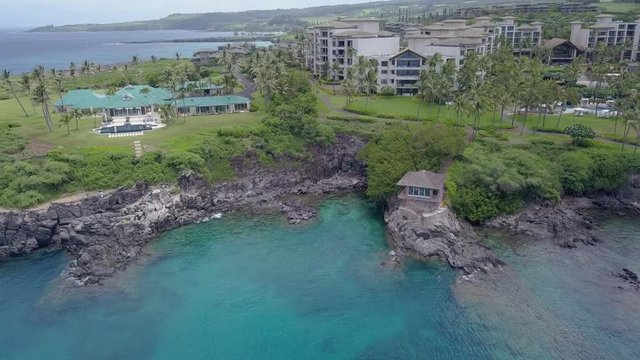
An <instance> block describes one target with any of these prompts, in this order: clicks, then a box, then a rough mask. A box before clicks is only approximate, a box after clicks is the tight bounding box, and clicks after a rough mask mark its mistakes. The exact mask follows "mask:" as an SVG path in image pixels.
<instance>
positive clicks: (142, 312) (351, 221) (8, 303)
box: [0, 196, 640, 359]
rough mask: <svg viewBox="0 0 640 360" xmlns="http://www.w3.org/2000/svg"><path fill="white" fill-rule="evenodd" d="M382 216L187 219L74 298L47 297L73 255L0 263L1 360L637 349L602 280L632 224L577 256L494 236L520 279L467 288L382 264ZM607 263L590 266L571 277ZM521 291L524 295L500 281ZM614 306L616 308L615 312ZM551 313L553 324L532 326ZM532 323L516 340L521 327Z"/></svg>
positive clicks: (448, 273) (496, 354) (360, 206)
mask: <svg viewBox="0 0 640 360" xmlns="http://www.w3.org/2000/svg"><path fill="white" fill-rule="evenodd" d="M380 219H381V214H379V213H378V212H377V211H376V209H375V207H374V206H373V205H372V204H370V203H368V202H366V201H363V200H362V199H360V198H357V197H352V196H349V197H344V198H337V199H330V200H326V201H323V202H322V203H321V206H320V209H319V217H318V218H317V219H315V220H314V221H312V222H310V223H308V224H305V225H302V226H289V225H286V224H285V223H284V222H283V221H282V218H281V217H280V216H258V217H246V216H241V215H233V216H228V217H225V218H223V219H221V220H215V221H211V222H208V223H203V224H198V225H193V226H188V227H184V228H180V229H177V230H175V231H172V232H169V233H166V234H164V235H163V236H162V237H161V238H160V239H159V240H158V241H156V242H155V243H154V244H153V245H152V246H151V247H150V249H149V250H150V252H151V253H153V256H152V257H150V258H149V259H148V261H145V262H143V263H141V264H139V265H137V266H134V267H132V268H131V269H129V270H128V271H127V272H126V273H125V274H123V276H121V277H120V278H119V280H118V286H116V287H105V288H102V289H99V290H98V291H92V292H90V293H88V292H87V293H84V292H82V291H81V292H79V294H76V295H73V296H72V297H71V298H65V299H57V298H56V295H51V294H52V293H53V294H55V291H53V289H52V288H53V287H55V279H57V278H58V277H59V275H60V273H61V272H62V271H64V269H65V267H66V266H67V265H68V262H69V261H70V259H69V258H68V257H67V256H66V255H65V254H64V253H63V252H53V253H44V252H43V253H39V254H36V255H35V256H33V257H29V258H25V259H20V260H16V261H11V262H6V263H2V264H0V333H2V334H3V336H2V337H0V349H3V350H2V351H1V352H0V358H2V359H4V358H6V359H40V358H44V357H46V358H48V359H69V358H78V359H83V358H92V359H113V358H118V359H175V358H190V359H211V358H224V359H244V358H262V359H298V358H306V359H412V358H414V359H423V358H430V359H496V358H497V359H501V358H505V359H507V358H514V357H516V358H535V357H536V356H537V355H540V354H541V353H540V351H549V352H547V354H548V355H549V358H558V357H560V356H562V355H566V354H568V357H565V358H572V357H571V356H573V355H575V356H576V357H574V358H576V359H578V358H580V357H578V356H580V355H584V352H581V351H578V349H577V348H578V347H579V346H581V344H582V342H587V343H589V344H590V348H589V349H588V351H592V352H591V353H587V354H594V355H600V357H601V358H602V357H605V358H633V356H634V355H637V354H638V351H639V349H638V345H637V344H635V343H634V342H633V341H631V342H630V340H632V339H634V335H637V333H636V331H638V327H637V324H638V316H637V315H632V316H631V317H630V318H629V319H628V320H625V321H623V320H624V318H625V317H629V314H627V315H626V316H622V317H617V316H615V314H625V312H624V310H625V309H626V308H627V307H629V306H632V305H633V304H634V303H633V300H632V299H633V297H631V296H630V294H629V293H628V292H624V294H622V295H619V297H618V298H615V297H613V298H612V295H611V294H610V292H609V291H608V290H607V289H602V288H603V283H606V281H607V279H609V278H607V277H606V276H604V275H602V274H603V271H604V270H603V269H605V268H606V269H608V268H611V269H616V267H618V266H619V264H622V263H628V266H630V267H633V266H637V265H638V258H639V257H638V255H639V254H638V253H637V251H638V250H639V249H640V248H639V247H638V246H639V245H638V242H637V237H638V234H640V226H638V225H637V224H636V223H634V222H631V221H629V220H628V219H624V218H622V219H621V218H614V219H606V220H605V221H604V224H605V229H607V230H608V231H609V233H610V234H611V239H612V240H610V241H609V242H608V243H607V244H603V246H602V247H596V248H584V249H578V250H577V251H572V250H566V249H553V248H547V247H544V246H543V244H526V243H522V242H518V240H517V239H509V238H505V237H501V236H498V235H495V234H487V235H485V236H486V238H487V240H488V241H490V243H491V246H492V247H493V248H495V249H497V250H496V251H497V253H498V254H499V255H500V256H501V257H503V258H504V259H505V260H506V262H507V263H508V264H509V267H510V270H509V272H508V274H509V276H508V277H504V278H502V279H501V280H502V282H501V283H499V286H498V285H495V284H491V283H487V284H482V283H480V284H478V285H479V286H480V288H481V290H480V291H477V289H475V290H474V291H470V290H469V289H465V288H461V287H459V286H457V285H456V276H457V273H456V272H455V271H454V270H452V269H450V268H448V267H446V266H445V265H443V264H440V263H421V262H417V261H413V260H407V261H406V263H405V264H403V266H401V267H399V268H393V269H390V268H385V267H383V266H381V264H380V263H381V262H382V261H383V260H384V259H385V257H386V256H387V253H388V251H389V249H388V247H387V244H386V241H385V232H384V224H383V223H382V222H381V220H380ZM613 239H615V242H614V241H613ZM567 251H568V252H569V253H567ZM607 254H608V255H607ZM605 255H606V256H605ZM603 257H604V258H603ZM596 258H601V259H602V262H597V264H599V265H598V266H600V268H599V267H593V269H592V270H591V271H592V273H588V272H584V271H581V272H580V273H578V272H576V273H575V274H574V273H572V272H571V271H572V269H578V270H579V269H580V266H581V265H580V264H581V263H593V261H595V260H594V259H596ZM560 259H564V260H562V261H561V260H560ZM633 259H635V260H633ZM563 261H564V262H563ZM632 261H635V263H632ZM576 264H577V265H576ZM560 270H563V271H562V272H561V276H558V274H557V273H556V272H557V271H560ZM618 270H619V269H618ZM594 274H600V275H597V276H596V275H594ZM590 279H591V280H590ZM552 280H553V281H552ZM568 284H573V286H572V287H569V286H568ZM512 285H513V286H512ZM515 285H517V286H519V287H521V288H522V289H526V292H524V293H525V294H526V296H523V293H522V292H521V293H519V294H518V296H517V297H516V296H513V297H510V294H512V292H510V291H506V290H504V289H509V288H513V287H514V286H515ZM611 287H613V286H611ZM598 288H600V289H602V290H600V291H596V289H598ZM486 289H491V291H486ZM491 296H495V298H492V297H491ZM637 298H640V294H636V299H637ZM512 299H518V300H520V301H526V302H530V304H533V305H531V306H530V307H529V308H530V309H532V310H531V311H532V312H531V315H532V316H533V317H529V315H530V314H527V313H525V314H524V316H522V317H516V316H511V317H510V316H509V313H510V312H509V311H508V309H505V308H504V306H505V303H506V304H507V305H506V306H507V307H508V306H509V301H511V300H512ZM616 299H617V300H616ZM499 300H503V301H499ZM609 301H617V303H616V305H617V306H616V309H615V311H614V309H611V308H605V307H604V304H607V303H608V302H609ZM516 309H519V308H517V307H516ZM594 309H600V311H599V313H594ZM540 314H543V315H542V316H548V317H550V318H551V319H554V320H553V323H552V324H549V326H550V328H551V329H552V330H553V329H558V330H557V331H555V330H553V331H548V330H549V329H548V328H545V327H544V326H543V325H544V324H543V323H536V320H535V316H537V315H540ZM634 316H635V318H634ZM543 320H548V319H547V318H543ZM529 324H532V326H531V330H530V331H528V332H526V335H527V336H528V337H529V338H528V339H526V340H527V341H524V340H522V341H520V340H521V339H518V338H516V336H518V337H521V336H522V331H519V330H518V329H523V328H527V326H528V325H529ZM549 332H550V333H551V335H549V334H548V333H549ZM554 334H574V335H575V338H574V337H568V338H564V339H562V341H561V342H560V345H562V346H565V347H569V349H566V348H565V350H568V351H565V352H561V351H560V350H562V349H560V348H559V347H558V344H557V343H555V342H554V340H553V336H552V335H554ZM607 334H608V337H607ZM571 347H575V349H572V348H571ZM574 350H575V351H574Z"/></svg>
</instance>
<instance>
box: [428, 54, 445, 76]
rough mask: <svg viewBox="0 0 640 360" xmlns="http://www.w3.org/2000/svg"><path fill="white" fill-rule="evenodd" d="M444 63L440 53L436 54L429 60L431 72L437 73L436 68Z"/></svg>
mask: <svg viewBox="0 0 640 360" xmlns="http://www.w3.org/2000/svg"><path fill="white" fill-rule="evenodd" d="M443 62H444V58H443V57H442V55H441V54H440V53H435V54H433V55H432V56H431V57H430V58H429V71H432V72H435V71H436V68H437V67H438V66H439V65H441V64H442V63H443Z"/></svg>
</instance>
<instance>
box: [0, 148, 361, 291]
mask: <svg viewBox="0 0 640 360" xmlns="http://www.w3.org/2000/svg"><path fill="white" fill-rule="evenodd" d="M365 143H366V142H365V141H364V140H363V139H360V138H357V137H353V136H347V135H340V136H338V137H337V140H336V143H334V144H332V145H331V146H327V147H313V148H311V149H310V152H311V155H310V157H309V159H307V160H304V161H303V162H302V163H303V164H304V165H303V166H302V167H296V166H292V167H291V168H281V169H268V168H264V167H262V166H260V165H259V163H258V158H257V155H256V153H255V152H253V151H248V152H247V153H246V155H245V156H244V157H241V158H236V159H234V161H233V164H234V167H235V168H236V172H237V174H238V176H239V179H238V180H235V181H231V182H225V183H222V184H217V185H209V184H208V183H207V182H206V181H205V180H204V179H203V178H201V177H200V176H199V175H197V174H195V173H191V172H189V173H184V174H182V176H181V177H180V179H179V186H178V187H174V186H161V187H155V188H154V187H149V186H148V185H147V184H145V183H138V184H137V185H136V186H135V187H134V188H133V189H118V190H117V191H115V192H113V193H111V194H109V195H108V196H106V197H104V198H101V197H99V196H94V197H90V198H87V199H84V200H82V201H79V202H77V203H70V204H55V203H54V204H52V205H51V206H50V207H49V208H48V209H47V210H43V211H22V212H7V213H0V259H2V258H7V257H14V256H21V255H26V254H29V253H30V252H32V251H34V250H36V249H41V248H50V247H59V248H63V249H65V250H66V251H67V252H68V253H69V254H71V256H73V258H74V260H73V261H72V263H71V265H70V268H69V270H68V271H67V274H66V275H67V276H68V277H69V278H71V279H73V280H75V282H76V283H77V284H79V285H87V284H97V283H100V282H101V281H102V280H104V279H105V278H108V277H109V276H111V275H113V274H114V273H116V272H117V271H120V270H122V269H124V268H126V267H127V266H128V265H129V264H131V263H132V262H133V261H135V260H136V259H137V258H138V257H139V256H140V254H141V253H142V250H143V248H144V246H145V245H147V244H148V243H149V242H150V241H152V240H153V239H154V238H156V237H157V236H158V235H159V234H161V233H163V232H165V231H168V230H172V229H175V228H178V227H180V226H184V225H188V224H193V223H197V222H201V221H205V220H208V219H211V218H212V217H214V216H215V214H218V213H222V214H227V213H230V212H236V211H259V212H266V211H269V212H277V211H280V212H282V213H283V214H284V215H285V217H286V218H287V219H288V220H289V222H290V223H293V224H295V223H299V222H301V221H304V220H308V219H310V218H311V217H313V216H315V210H314V209H312V208H310V207H309V206H307V205H305V204H304V203H303V202H300V201H297V200H292V199H291V197H292V196H295V195H323V194H339V193H345V192H353V191H362V190H363V189H364V188H365V186H366V178H365V164H364V163H363V162H362V161H361V160H359V159H357V158H356V154H357V152H358V151H359V150H360V149H361V148H362V147H363V146H364V145H365ZM283 161H286V160H283Z"/></svg>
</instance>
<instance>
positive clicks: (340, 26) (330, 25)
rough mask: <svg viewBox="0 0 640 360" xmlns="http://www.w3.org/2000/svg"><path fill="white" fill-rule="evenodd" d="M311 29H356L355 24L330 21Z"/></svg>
mask: <svg viewBox="0 0 640 360" xmlns="http://www.w3.org/2000/svg"><path fill="white" fill-rule="evenodd" d="M311 28H316V29H322V28H335V29H352V28H354V25H353V24H347V23H345V22H342V21H329V22H327V23H324V24H319V25H315V26H312V27H311Z"/></svg>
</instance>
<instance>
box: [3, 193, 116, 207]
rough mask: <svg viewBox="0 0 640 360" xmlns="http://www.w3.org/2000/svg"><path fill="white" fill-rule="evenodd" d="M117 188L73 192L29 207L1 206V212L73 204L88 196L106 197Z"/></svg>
mask: <svg viewBox="0 0 640 360" xmlns="http://www.w3.org/2000/svg"><path fill="white" fill-rule="evenodd" d="M113 191H115V190H107V191H92V192H86V191H85V192H81V193H77V194H72V195H68V196H65V197H62V198H59V199H55V200H52V201H50V202H48V203H44V204H41V205H38V206H35V207H31V208H28V209H5V208H0V213H2V212H10V211H27V210H38V211H39V210H47V209H49V207H51V205H53V204H71V203H75V202H78V201H81V200H84V199H86V198H90V197H94V196H101V197H106V196H108V195H109V194H110V193H112V192H113Z"/></svg>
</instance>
